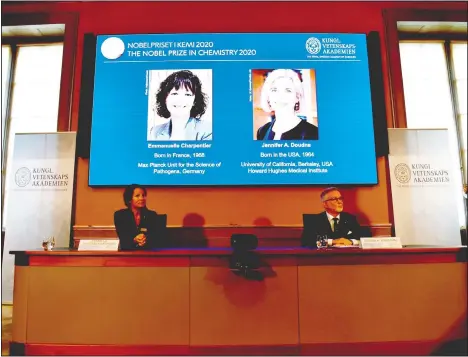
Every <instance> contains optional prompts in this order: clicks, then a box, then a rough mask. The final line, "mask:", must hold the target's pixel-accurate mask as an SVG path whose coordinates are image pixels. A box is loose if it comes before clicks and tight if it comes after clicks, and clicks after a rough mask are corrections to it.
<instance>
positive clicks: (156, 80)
mask: <svg viewBox="0 0 468 357" xmlns="http://www.w3.org/2000/svg"><path fill="white" fill-rule="evenodd" d="M148 72H149V73H148V77H149V78H148V82H149V83H148V140H150V141H153V140H159V141H195V140H212V138H213V134H212V103H211V97H212V95H211V93H212V71H211V69H199V70H192V69H191V70H153V71H148Z"/></svg>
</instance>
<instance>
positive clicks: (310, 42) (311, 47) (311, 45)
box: [305, 37, 322, 55]
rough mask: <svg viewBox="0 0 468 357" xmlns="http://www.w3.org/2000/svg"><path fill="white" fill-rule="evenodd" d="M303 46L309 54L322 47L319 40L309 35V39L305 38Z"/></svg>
mask: <svg viewBox="0 0 468 357" xmlns="http://www.w3.org/2000/svg"><path fill="white" fill-rule="evenodd" d="M305 46H306V50H307V52H309V53H310V54H311V55H316V54H317V53H319V52H320V50H321V49H322V44H321V43H320V40H319V39H318V38H315V37H310V38H309V39H307V41H306V44H305Z"/></svg>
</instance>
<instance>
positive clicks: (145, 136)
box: [89, 33, 377, 186]
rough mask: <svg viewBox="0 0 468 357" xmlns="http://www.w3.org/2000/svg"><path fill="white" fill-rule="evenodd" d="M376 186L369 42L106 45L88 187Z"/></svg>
mask: <svg viewBox="0 0 468 357" xmlns="http://www.w3.org/2000/svg"><path fill="white" fill-rule="evenodd" d="M131 183H139V184H143V185H148V186H152V185H153V186H170V185H174V186H201V185H210V186H213V185H229V186H231V185H307V184H327V185H328V184H376V183H377V172H376V156H375V146H374V128H373V117H372V103H371V90H370V81H369V68H368V58H367V44H366V35H365V34H318V33H317V34H315V33H287V34H286V33H281V34H276V33H268V34H267V33H252V34H247V33H244V34H158V35H156V34H151V35H149V34H146V35H106V36H104V35H102V36H101V35H100V36H97V48H96V64H95V77H94V99H93V115H92V130H91V149H90V167H89V185H90V186H121V185H127V184H131Z"/></svg>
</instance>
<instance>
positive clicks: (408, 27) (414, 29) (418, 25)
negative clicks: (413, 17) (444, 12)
mask: <svg viewBox="0 0 468 357" xmlns="http://www.w3.org/2000/svg"><path fill="white" fill-rule="evenodd" d="M397 27H398V32H405V33H419V34H428V33H458V34H466V33H467V23H466V22H448V21H444V22H436V21H432V22H428V21H426V22H424V21H398V23H397Z"/></svg>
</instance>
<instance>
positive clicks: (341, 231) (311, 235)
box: [301, 212, 361, 248]
mask: <svg viewBox="0 0 468 357" xmlns="http://www.w3.org/2000/svg"><path fill="white" fill-rule="evenodd" d="M303 220H304V230H303V231H302V238H301V243H302V246H304V247H312V248H314V247H316V246H317V236H318V235H325V234H326V235H327V236H328V238H329V239H330V238H331V239H337V238H349V239H360V238H361V226H360V225H359V223H358V221H357V219H356V216H354V215H352V214H350V213H346V212H341V213H340V219H339V221H338V230H337V231H335V232H333V231H332V228H331V225H330V222H329V221H328V217H327V213H326V212H322V213H319V214H304V215H303ZM349 232H351V233H349Z"/></svg>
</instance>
